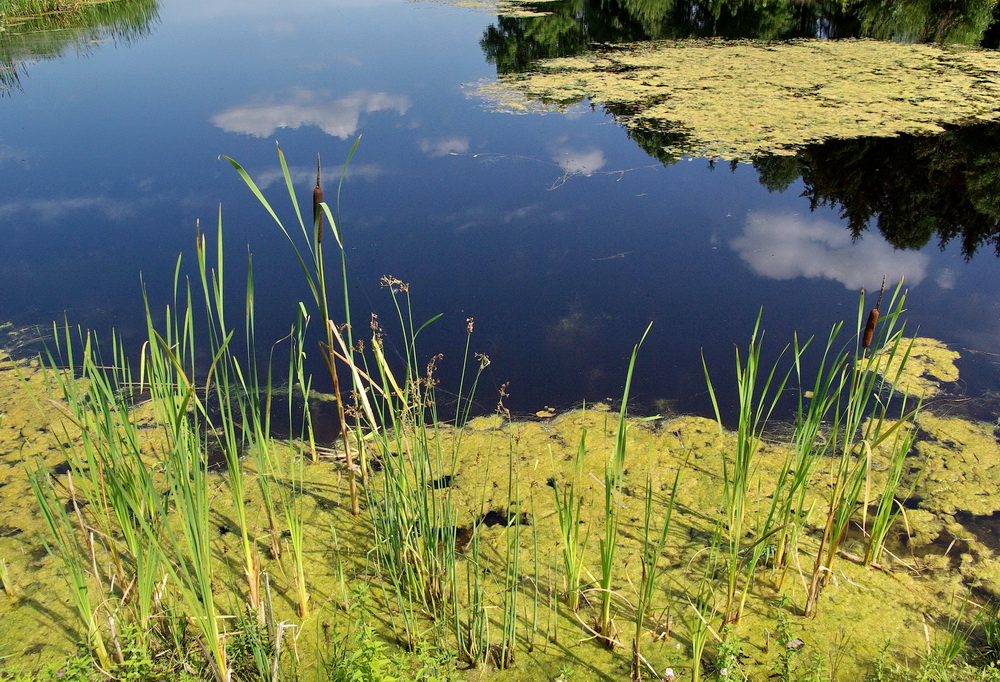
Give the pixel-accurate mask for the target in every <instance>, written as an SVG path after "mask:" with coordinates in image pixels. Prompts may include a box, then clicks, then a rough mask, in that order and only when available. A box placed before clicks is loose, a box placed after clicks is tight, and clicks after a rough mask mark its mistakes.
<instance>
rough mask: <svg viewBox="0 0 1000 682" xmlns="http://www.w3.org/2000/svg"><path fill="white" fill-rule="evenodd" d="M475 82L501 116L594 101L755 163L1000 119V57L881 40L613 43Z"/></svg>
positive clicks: (627, 119) (689, 148) (474, 89)
mask: <svg viewBox="0 0 1000 682" xmlns="http://www.w3.org/2000/svg"><path fill="white" fill-rule="evenodd" d="M536 66H537V68H536V70H534V71H532V72H529V73H525V74H513V75H505V76H502V77H500V78H499V80H486V81H482V82H479V83H475V84H472V86H471V87H470V88H469V90H470V92H471V93H473V94H474V95H476V96H479V97H482V98H483V99H485V100H486V101H487V103H488V106H490V107H491V108H493V109H495V110H498V111H507V112H511V113H532V112H536V111H538V102H547V103H556V104H557V105H558V104H562V105H565V104H567V103H572V102H578V101H580V100H583V99H590V100H591V101H593V102H599V103H603V104H606V105H608V107H609V108H611V109H612V110H613V111H627V112H628V113H627V114H619V115H617V117H618V120H619V121H620V122H622V123H623V124H624V125H625V126H627V127H630V128H636V129H640V130H650V131H671V132H677V133H684V134H686V135H687V136H688V138H687V139H686V140H685V141H684V142H683V143H682V144H681V146H679V147H677V148H669V147H668V148H665V149H666V151H667V152H668V153H673V154H691V155H695V156H707V157H718V158H724V159H736V160H747V159H750V158H753V157H756V156H760V155H762V154H791V153H794V150H795V149H796V148H798V147H801V146H803V145H806V144H809V143H812V142H821V141H823V140H827V139H831V138H855V137H870V136H871V137H890V136H894V135H898V134H901V133H935V132H939V131H940V130H941V129H942V126H944V125H949V124H964V123H972V122H981V121H995V120H997V119H998V118H1000V54H997V53H996V52H994V51H983V50H974V49H971V48H964V47H940V46H934V45H904V44H900V43H891V42H879V41H873V40H840V41H825V40H800V41H791V42H787V43H761V42H731V41H721V40H711V41H703V40H689V41H672V42H650V43H637V44H623V45H614V46H609V47H608V48H607V49H603V50H601V51H597V52H590V53H587V54H583V55H580V56H576V57H568V58H563V59H549V60H544V61H541V62H540V63H538V64H537V65H536Z"/></svg>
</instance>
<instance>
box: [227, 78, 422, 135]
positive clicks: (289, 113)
mask: <svg viewBox="0 0 1000 682" xmlns="http://www.w3.org/2000/svg"><path fill="white" fill-rule="evenodd" d="M410 106H411V102H410V99H409V98H408V97H406V96H405V95H390V94H388V93H385V92H366V91H358V92H354V93H351V94H350V95H347V96H346V97H340V98H337V99H333V98H332V97H331V96H330V95H329V94H328V93H323V92H319V91H316V90H307V89H305V88H298V89H296V90H293V91H292V92H291V94H290V95H288V97H286V98H285V100H284V101H268V102H256V103H252V104H245V105H243V106H238V107H231V108H229V109H226V110H225V111H223V112H221V113H218V114H216V115H214V116H212V119H211V120H212V123H213V124H215V125H216V126H217V127H219V128H221V129H222V130H224V131H226V132H227V133H243V134H244V135H252V136H254V137H270V136H271V135H273V134H274V131H276V130H277V129H278V128H300V127H302V126H316V127H318V128H319V129H320V130H322V131H323V132H324V133H326V134H327V135H332V136H333V137H339V138H340V139H342V140H344V139H347V138H348V137H353V136H354V134H355V133H356V132H357V130H358V128H359V127H360V125H361V114H372V113H375V112H378V111H395V112H396V113H397V114H399V115H400V116H402V115H403V114H405V113H406V112H407V110H409V108H410Z"/></svg>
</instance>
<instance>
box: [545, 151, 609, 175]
mask: <svg viewBox="0 0 1000 682" xmlns="http://www.w3.org/2000/svg"><path fill="white" fill-rule="evenodd" d="M552 160H553V161H555V162H556V163H558V164H559V167H560V168H562V169H563V171H565V172H566V173H567V174H568V175H590V174H591V173H593V172H595V171H599V170H600V169H602V168H604V166H605V164H607V162H608V160H607V158H605V156H604V152H602V151H601V150H600V149H594V148H590V149H573V148H572V147H569V146H560V147H557V148H555V149H554V150H553V151H552Z"/></svg>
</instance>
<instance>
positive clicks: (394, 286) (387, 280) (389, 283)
mask: <svg viewBox="0 0 1000 682" xmlns="http://www.w3.org/2000/svg"><path fill="white" fill-rule="evenodd" d="M379 284H381V285H382V288H388V289H391V290H392V293H396V292H397V291H401V292H403V293H404V294H405V293H407V292H408V291H409V290H410V285H409V284H407V283H406V282H404V281H403V280H401V279H397V278H396V277H393V276H392V275H382V279H380V280H379Z"/></svg>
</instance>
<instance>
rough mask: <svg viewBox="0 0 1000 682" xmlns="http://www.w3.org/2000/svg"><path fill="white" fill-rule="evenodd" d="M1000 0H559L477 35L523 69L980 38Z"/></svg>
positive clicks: (506, 63)
mask: <svg viewBox="0 0 1000 682" xmlns="http://www.w3.org/2000/svg"><path fill="white" fill-rule="evenodd" d="M996 5H997V0H905V1H897V2H884V1H883V0H861V1H852V0H845V1H844V2H841V1H840V0H817V1H816V2H808V3H804V2H795V1H793V0H778V1H777V2H770V3H761V2H755V1H751V0H721V1H719V2H712V3H704V2H699V1H698V0H600V1H598V0H563V1H561V2H557V3H546V4H544V5H541V6H540V7H539V8H540V9H542V10H544V11H546V12H549V14H546V15H542V16H527V17H500V18H499V19H498V20H497V23H496V24H495V25H493V26H490V27H489V28H488V29H487V30H486V31H485V33H484V34H483V38H482V40H481V41H480V45H481V46H482V48H483V51H484V53H485V54H486V57H487V59H488V60H489V61H491V62H493V63H494V64H496V67H497V72H498V73H501V74H504V73H514V72H518V71H524V70H525V69H527V68H528V67H529V65H530V64H531V62H533V61H535V60H538V59H547V58H552V57H564V56H569V55H574V54H579V53H581V52H583V51H585V50H587V49H588V48H590V46H592V45H594V44H606V43H620V42H633V41H642V40H660V39H666V40H683V39H689V38H711V37H717V38H726V39H733V40H735V39H753V40H789V39H792V38H874V39H877V40H894V41H899V42H920V43H922V42H938V43H962V44H968V45H977V44H980V43H983V42H984V41H993V40H994V39H995V38H994V37H993V36H992V34H987V29H988V28H989V26H990V24H991V23H992V21H993V12H994V8H995V6H996Z"/></svg>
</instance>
